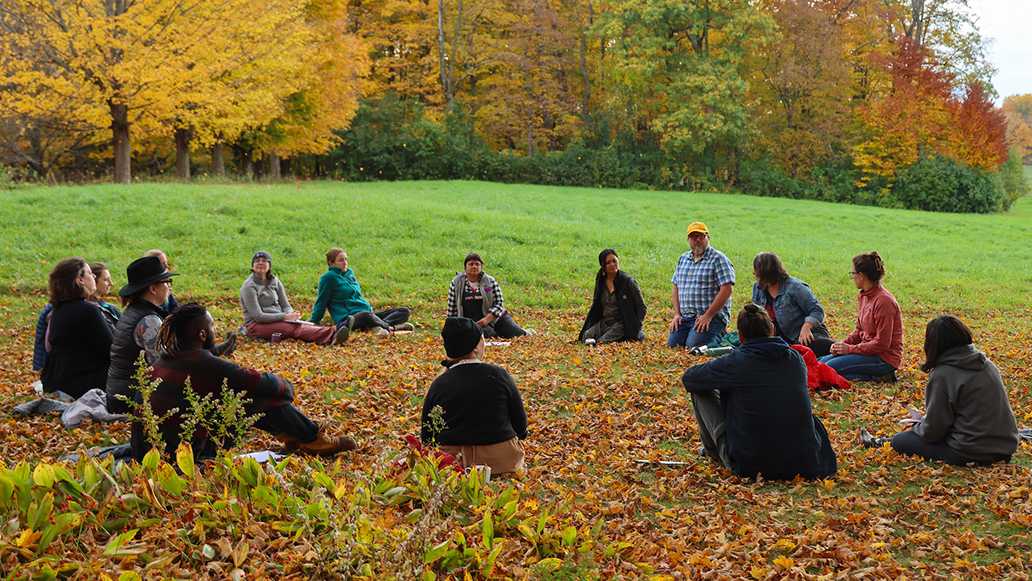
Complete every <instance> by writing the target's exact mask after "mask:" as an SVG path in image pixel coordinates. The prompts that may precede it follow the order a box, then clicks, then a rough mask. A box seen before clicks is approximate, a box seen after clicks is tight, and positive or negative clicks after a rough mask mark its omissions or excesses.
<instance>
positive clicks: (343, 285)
mask: <svg viewBox="0 0 1032 581" xmlns="http://www.w3.org/2000/svg"><path fill="white" fill-rule="evenodd" d="M326 265H327V270H326V272H324V273H323V275H322V276H321V277H319V290H318V291H317V293H316V297H315V304H314V305H313V306H312V317H311V318H310V319H309V320H310V321H311V322H312V323H315V324H316V325H318V324H319V322H320V321H322V318H323V315H324V314H325V313H326V312H327V311H329V313H330V318H331V319H333V323H334V325H336V326H337V328H341V327H347V328H348V329H349V330H356V331H362V330H365V329H372V330H373V332H374V333H376V334H377V335H389V334H391V333H394V332H395V331H412V330H413V329H414V327H413V326H412V323H409V322H407V321H408V319H409V315H410V314H411V311H410V310H409V309H407V308H405V307H396V308H391V309H386V310H383V311H373V306H372V305H371V304H369V301H367V300H366V299H365V297H364V296H362V287H361V286H360V285H359V284H358V279H357V278H356V277H355V271H354V270H352V269H351V266H350V263H349V262H348V253H347V252H344V250H343V249H340V248H331V249H329V250H328V251H327V252H326Z"/></svg>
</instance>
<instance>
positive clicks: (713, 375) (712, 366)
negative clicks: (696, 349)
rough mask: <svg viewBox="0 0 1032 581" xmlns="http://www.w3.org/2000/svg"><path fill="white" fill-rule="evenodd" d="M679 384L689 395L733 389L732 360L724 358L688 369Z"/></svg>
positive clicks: (733, 373)
mask: <svg viewBox="0 0 1032 581" xmlns="http://www.w3.org/2000/svg"><path fill="white" fill-rule="evenodd" d="M681 383H683V384H684V388H685V389H686V390H688V392H689V393H692V392H700V391H711V390H714V389H725V388H728V387H734V384H735V383H736V378H735V372H734V363H733V358H732V357H728V356H724V357H718V358H717V359H714V360H712V361H707V362H706V363H702V364H699V365H696V366H694V367H689V368H688V370H687V371H685V372H684V375H683V376H681Z"/></svg>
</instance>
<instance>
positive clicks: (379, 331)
mask: <svg viewBox="0 0 1032 581" xmlns="http://www.w3.org/2000/svg"><path fill="white" fill-rule="evenodd" d="M390 334H391V332H390V331H388V330H387V329H384V328H383V327H373V335H376V336H377V337H386V336H387V335H390Z"/></svg>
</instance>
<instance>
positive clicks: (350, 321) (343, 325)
mask: <svg viewBox="0 0 1032 581" xmlns="http://www.w3.org/2000/svg"><path fill="white" fill-rule="evenodd" d="M354 324H355V319H354V317H347V318H345V319H344V320H343V321H341V322H340V324H339V325H337V333H336V334H335V335H334V336H333V344H334V345H343V344H344V343H345V342H347V340H348V337H350V336H351V327H352V326H353V325H354Z"/></svg>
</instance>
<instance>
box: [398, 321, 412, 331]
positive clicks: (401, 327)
mask: <svg viewBox="0 0 1032 581" xmlns="http://www.w3.org/2000/svg"><path fill="white" fill-rule="evenodd" d="M394 330H395V331H415V330H416V326H415V325H413V324H412V323H399V324H397V325H394Z"/></svg>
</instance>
